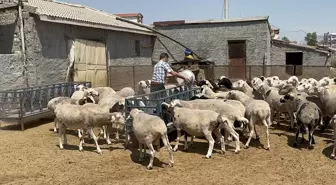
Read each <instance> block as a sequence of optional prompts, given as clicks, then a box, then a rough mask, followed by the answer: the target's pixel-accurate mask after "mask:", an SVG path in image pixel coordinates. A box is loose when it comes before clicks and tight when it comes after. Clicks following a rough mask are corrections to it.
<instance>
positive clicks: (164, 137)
mask: <svg viewBox="0 0 336 185" xmlns="http://www.w3.org/2000/svg"><path fill="white" fill-rule="evenodd" d="M161 139H162V142H163V145H165V146H166V147H167V149H168V152H169V166H171V167H173V166H174V157H173V149H172V147H171V145H170V143H169V139H168V135H167V133H165V134H164V135H162V136H161Z"/></svg>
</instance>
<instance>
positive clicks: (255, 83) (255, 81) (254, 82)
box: [251, 77, 263, 90]
mask: <svg viewBox="0 0 336 185" xmlns="http://www.w3.org/2000/svg"><path fill="white" fill-rule="evenodd" d="M262 82H263V81H262V80H261V79H260V78H258V77H254V78H252V80H251V84H252V88H253V89H255V90H256V89H257V87H258V85H259V84H261V83H262Z"/></svg>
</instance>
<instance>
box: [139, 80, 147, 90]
mask: <svg viewBox="0 0 336 185" xmlns="http://www.w3.org/2000/svg"><path fill="white" fill-rule="evenodd" d="M138 85H139V88H140V89H146V88H148V82H147V81H145V80H141V81H140V82H138Z"/></svg>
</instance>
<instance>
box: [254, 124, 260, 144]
mask: <svg viewBox="0 0 336 185" xmlns="http://www.w3.org/2000/svg"><path fill="white" fill-rule="evenodd" d="M254 134H255V136H256V140H257V141H260V137H259V134H258V133H257V129H256V126H254Z"/></svg>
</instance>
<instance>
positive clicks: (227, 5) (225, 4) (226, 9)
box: [224, 0, 229, 19]
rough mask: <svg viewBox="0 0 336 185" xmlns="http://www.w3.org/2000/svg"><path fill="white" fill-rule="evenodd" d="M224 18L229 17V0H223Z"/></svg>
mask: <svg viewBox="0 0 336 185" xmlns="http://www.w3.org/2000/svg"><path fill="white" fill-rule="evenodd" d="M224 6H225V7H224V9H225V19H228V18H229V0H224Z"/></svg>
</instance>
